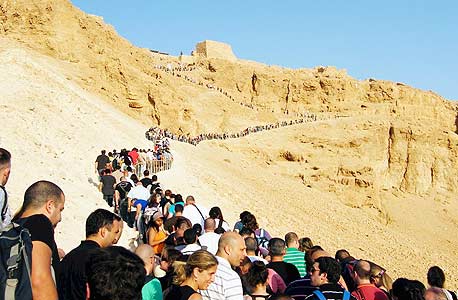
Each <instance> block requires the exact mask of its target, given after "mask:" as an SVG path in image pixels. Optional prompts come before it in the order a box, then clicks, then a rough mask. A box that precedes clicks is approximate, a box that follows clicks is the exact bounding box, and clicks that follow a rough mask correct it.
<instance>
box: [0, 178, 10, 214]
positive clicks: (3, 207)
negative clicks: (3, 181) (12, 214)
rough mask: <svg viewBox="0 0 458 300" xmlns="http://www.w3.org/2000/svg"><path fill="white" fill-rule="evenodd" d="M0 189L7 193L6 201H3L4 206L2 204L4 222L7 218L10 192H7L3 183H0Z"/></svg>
mask: <svg viewBox="0 0 458 300" xmlns="http://www.w3.org/2000/svg"><path fill="white" fill-rule="evenodd" d="M0 189H2V191H3V194H4V195H5V201H3V206H2V211H1V218H2V222H3V221H4V220H5V217H6V213H7V207H8V194H7V193H6V190H5V187H4V186H3V185H0Z"/></svg>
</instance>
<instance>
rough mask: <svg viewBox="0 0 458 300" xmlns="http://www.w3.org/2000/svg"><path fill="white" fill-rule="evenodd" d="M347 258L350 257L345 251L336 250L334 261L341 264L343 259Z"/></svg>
mask: <svg viewBox="0 0 458 300" xmlns="http://www.w3.org/2000/svg"><path fill="white" fill-rule="evenodd" d="M347 257H351V256H350V253H349V252H348V251H347V250H345V249H340V250H337V251H336V255H335V259H336V260H337V261H338V262H341V261H342V260H343V259H345V258H347Z"/></svg>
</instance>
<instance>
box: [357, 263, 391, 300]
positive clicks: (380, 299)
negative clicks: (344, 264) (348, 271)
mask: <svg viewBox="0 0 458 300" xmlns="http://www.w3.org/2000/svg"><path fill="white" fill-rule="evenodd" d="M352 276H353V280H354V281H355V283H356V286H357V288H356V290H354V291H353V292H352V293H351V294H352V296H353V297H355V298H356V299H357V300H388V296H387V295H386V294H385V292H383V291H382V290H381V289H379V288H378V287H376V286H375V285H374V284H372V283H371V279H370V277H371V265H370V263H369V262H368V261H366V260H359V261H358V262H356V264H355V266H354V267H353V273H352Z"/></svg>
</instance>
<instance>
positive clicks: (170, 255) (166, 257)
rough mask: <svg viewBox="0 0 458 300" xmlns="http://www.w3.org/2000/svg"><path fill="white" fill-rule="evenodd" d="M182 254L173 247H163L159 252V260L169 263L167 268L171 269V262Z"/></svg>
mask: <svg viewBox="0 0 458 300" xmlns="http://www.w3.org/2000/svg"><path fill="white" fill-rule="evenodd" d="M182 256H183V253H181V251H179V250H177V249H174V248H164V250H162V253H161V260H162V261H166V262H168V263H169V267H168V270H169V271H171V270H173V266H172V265H173V263H174V262H175V261H177V260H179V259H180V258H181V257H182Z"/></svg>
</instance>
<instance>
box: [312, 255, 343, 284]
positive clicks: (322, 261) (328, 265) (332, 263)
mask: <svg viewBox="0 0 458 300" xmlns="http://www.w3.org/2000/svg"><path fill="white" fill-rule="evenodd" d="M315 262H317V263H318V264H319V268H320V274H322V273H326V274H327V279H328V282H330V283H337V282H338V281H339V279H340V270H341V269H340V265H339V263H338V262H337V261H336V260H335V259H334V258H332V257H319V258H317V259H316V260H315Z"/></svg>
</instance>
